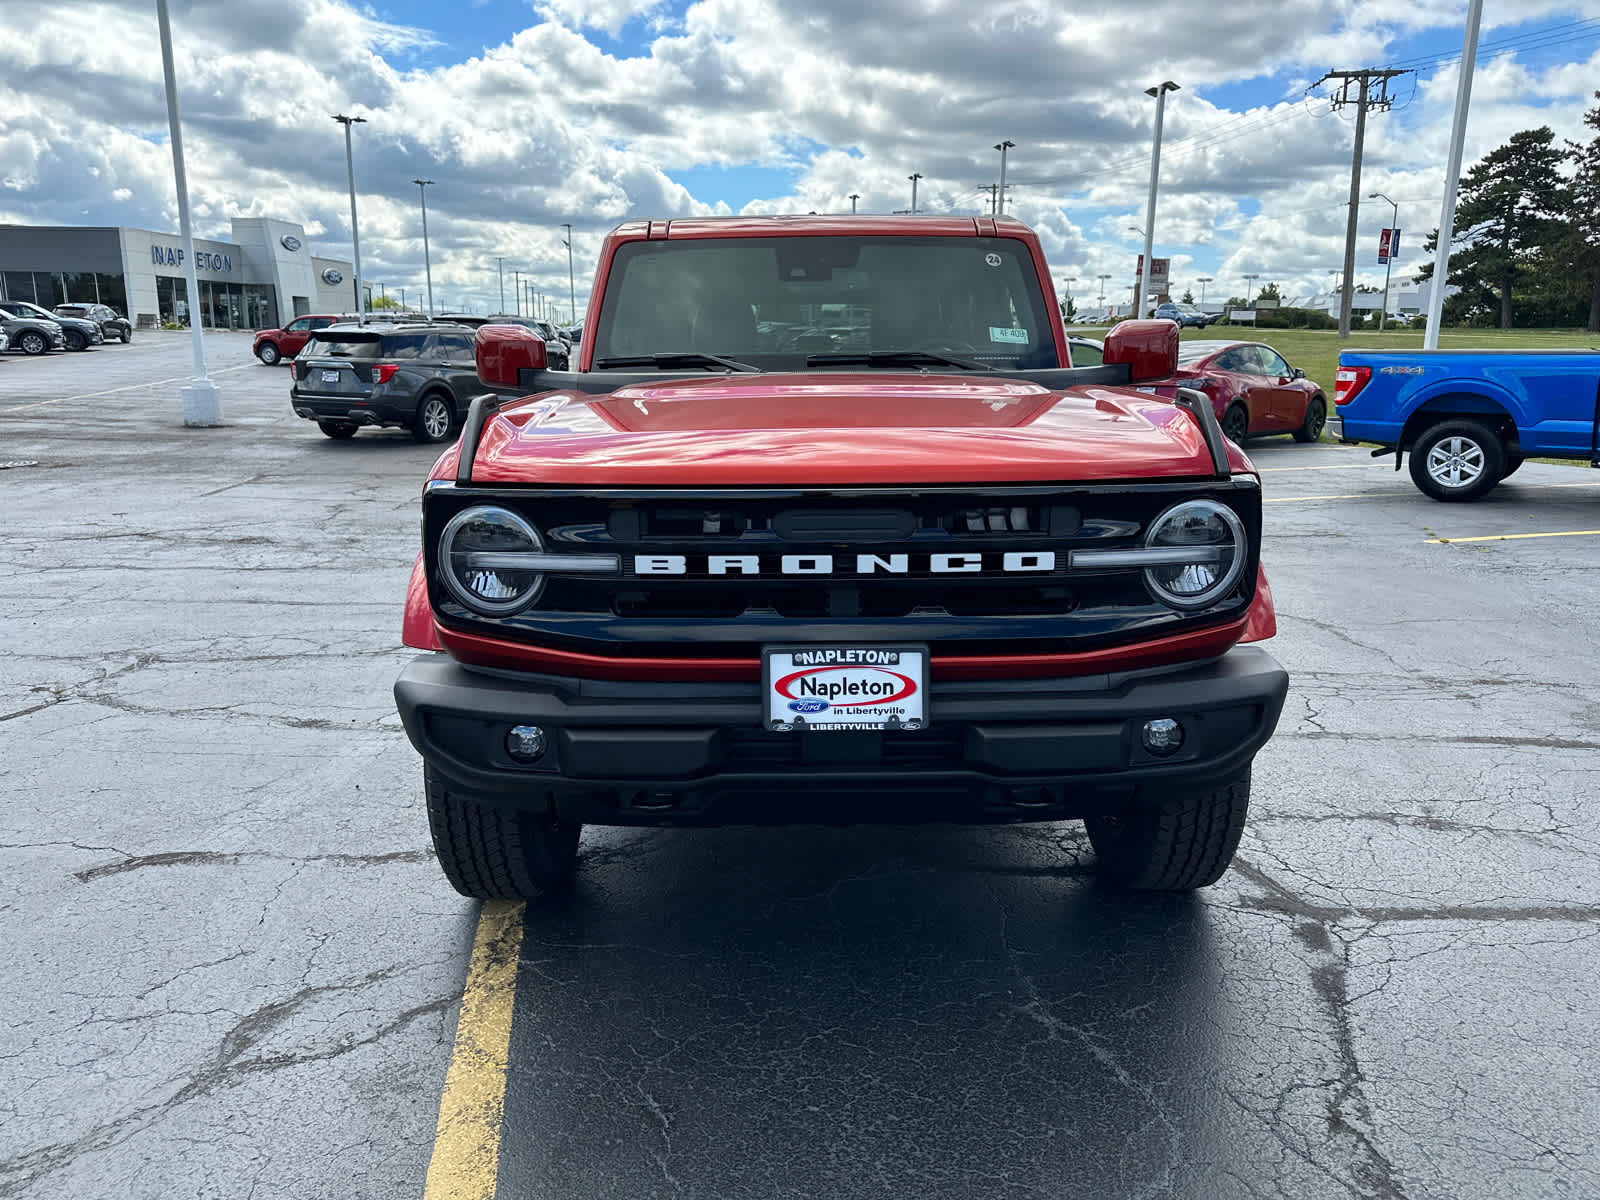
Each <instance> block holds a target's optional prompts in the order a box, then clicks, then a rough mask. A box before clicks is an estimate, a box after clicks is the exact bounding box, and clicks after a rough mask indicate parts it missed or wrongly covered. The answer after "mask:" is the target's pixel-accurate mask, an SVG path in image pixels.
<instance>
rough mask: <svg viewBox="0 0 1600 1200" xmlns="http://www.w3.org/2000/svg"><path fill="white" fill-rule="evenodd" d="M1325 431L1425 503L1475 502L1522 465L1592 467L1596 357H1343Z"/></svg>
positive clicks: (1596, 447) (1599, 382) (1599, 397)
mask: <svg viewBox="0 0 1600 1200" xmlns="http://www.w3.org/2000/svg"><path fill="white" fill-rule="evenodd" d="M1333 399H1334V412H1335V416H1334V423H1333V431H1334V433H1335V434H1336V435H1337V436H1338V437H1339V438H1340V439H1341V440H1346V441H1358V442H1375V443H1377V445H1378V447H1379V449H1378V450H1377V451H1376V452H1375V453H1379V454H1382V453H1386V452H1388V451H1390V450H1392V451H1393V452H1394V455H1395V467H1396V469H1398V468H1399V466H1400V457H1401V455H1403V454H1404V453H1405V452H1406V451H1407V450H1409V451H1410V452H1411V464H1410V465H1411V481H1412V482H1413V483H1415V484H1416V485H1417V488H1418V489H1419V490H1420V491H1421V492H1422V493H1423V494H1424V495H1428V496H1431V497H1433V498H1434V499H1435V500H1476V499H1478V498H1479V497H1480V496H1486V495H1488V494H1489V493H1490V492H1491V491H1493V490H1494V488H1495V486H1496V485H1498V484H1499V482H1500V481H1501V480H1502V479H1504V478H1506V477H1507V476H1508V475H1510V474H1511V473H1512V472H1513V471H1515V470H1516V469H1517V468H1518V467H1520V466H1521V465H1522V463H1523V461H1524V459H1526V458H1527V457H1528V456H1529V455H1537V456H1538V457H1540V458H1565V459H1572V460H1575V461H1578V462H1588V463H1589V464H1590V465H1591V466H1594V465H1600V350H1523V351H1506V350H1345V351H1341V352H1340V354H1339V376H1338V379H1337V380H1336V381H1335V385H1334V397H1333Z"/></svg>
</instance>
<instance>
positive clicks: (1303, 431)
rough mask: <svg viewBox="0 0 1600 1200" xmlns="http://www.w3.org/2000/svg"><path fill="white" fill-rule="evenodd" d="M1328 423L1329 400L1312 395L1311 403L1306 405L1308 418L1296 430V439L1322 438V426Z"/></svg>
mask: <svg viewBox="0 0 1600 1200" xmlns="http://www.w3.org/2000/svg"><path fill="white" fill-rule="evenodd" d="M1327 423H1328V402H1327V401H1326V400H1324V399H1323V398H1322V397H1321V396H1313V397H1311V403H1310V404H1308V405H1306V419H1305V421H1304V422H1303V423H1302V424H1301V426H1300V428H1299V429H1296V430H1295V431H1294V440H1295V441H1297V442H1315V441H1319V440H1320V439H1321V438H1322V427H1323V426H1324V425H1326V424H1327Z"/></svg>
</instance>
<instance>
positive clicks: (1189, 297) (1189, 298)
mask: <svg viewBox="0 0 1600 1200" xmlns="http://www.w3.org/2000/svg"><path fill="white" fill-rule="evenodd" d="M1183 303H1184V304H1193V303H1194V292H1193V291H1192V290H1191V289H1189V288H1184V289H1183Z"/></svg>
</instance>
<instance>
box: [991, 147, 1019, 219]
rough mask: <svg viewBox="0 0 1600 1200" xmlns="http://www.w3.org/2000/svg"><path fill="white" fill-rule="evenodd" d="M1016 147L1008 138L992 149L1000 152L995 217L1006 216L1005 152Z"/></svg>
mask: <svg viewBox="0 0 1600 1200" xmlns="http://www.w3.org/2000/svg"><path fill="white" fill-rule="evenodd" d="M1015 146H1016V143H1015V142H1013V141H1012V140H1011V139H1010V138H1007V139H1006V140H1005V141H1003V142H996V143H995V144H994V148H995V149H996V150H998V151H1000V190H999V192H998V193H997V194H996V197H995V202H994V203H995V209H994V213H995V216H997V217H1003V216H1005V215H1006V151H1007V150H1010V149H1012V148H1013V147H1015Z"/></svg>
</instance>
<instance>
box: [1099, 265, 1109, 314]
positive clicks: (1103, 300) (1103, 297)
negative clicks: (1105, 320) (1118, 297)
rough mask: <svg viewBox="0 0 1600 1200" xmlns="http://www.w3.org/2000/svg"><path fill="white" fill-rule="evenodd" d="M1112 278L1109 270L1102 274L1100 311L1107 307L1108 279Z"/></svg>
mask: <svg viewBox="0 0 1600 1200" xmlns="http://www.w3.org/2000/svg"><path fill="white" fill-rule="evenodd" d="M1110 278H1111V275H1110V273H1109V272H1107V273H1106V274H1104V275H1102V276H1100V311H1101V312H1104V311H1105V307H1106V280H1108V279H1110Z"/></svg>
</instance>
